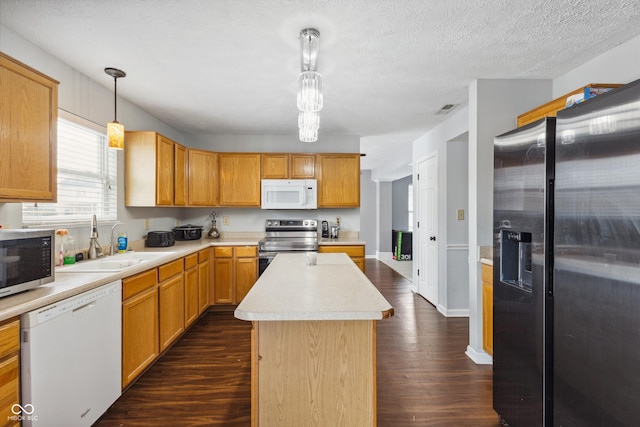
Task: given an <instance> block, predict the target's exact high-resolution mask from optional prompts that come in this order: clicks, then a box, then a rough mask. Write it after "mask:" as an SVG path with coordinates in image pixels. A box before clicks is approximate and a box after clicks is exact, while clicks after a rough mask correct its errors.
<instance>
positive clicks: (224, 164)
mask: <svg viewBox="0 0 640 427" xmlns="http://www.w3.org/2000/svg"><path fill="white" fill-rule="evenodd" d="M218 167H219V178H220V193H219V205H220V206H237V207H259V206H260V154H256V153H218Z"/></svg>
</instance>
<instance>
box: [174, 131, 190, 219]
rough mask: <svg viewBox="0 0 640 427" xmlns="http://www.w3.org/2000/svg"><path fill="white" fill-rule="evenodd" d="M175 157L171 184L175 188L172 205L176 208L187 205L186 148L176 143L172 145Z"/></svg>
mask: <svg viewBox="0 0 640 427" xmlns="http://www.w3.org/2000/svg"><path fill="white" fill-rule="evenodd" d="M174 156H175V162H174V164H175V173H174V179H173V184H174V186H175V188H174V193H173V204H174V205H176V206H186V205H187V191H188V183H189V176H188V170H189V168H188V163H187V162H188V160H189V159H188V157H187V147H185V146H184V145H180V144H178V143H176V144H175V145H174Z"/></svg>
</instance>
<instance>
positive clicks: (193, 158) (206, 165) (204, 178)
mask: <svg viewBox="0 0 640 427" xmlns="http://www.w3.org/2000/svg"><path fill="white" fill-rule="evenodd" d="M188 153H189V154H188V155H189V193H188V199H189V202H188V205H189V206H217V205H218V154H217V153H213V152H211V151H205V150H193V149H189V150H188Z"/></svg>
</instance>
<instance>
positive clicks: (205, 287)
mask: <svg viewBox="0 0 640 427" xmlns="http://www.w3.org/2000/svg"><path fill="white" fill-rule="evenodd" d="M209 265H210V262H209V249H203V250H201V251H200V252H198V314H202V313H204V311H205V310H206V309H207V308H209V276H210V271H209Z"/></svg>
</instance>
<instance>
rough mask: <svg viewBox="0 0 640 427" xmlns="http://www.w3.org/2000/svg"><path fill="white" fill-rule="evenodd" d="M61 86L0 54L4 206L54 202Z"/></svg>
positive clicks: (0, 184)
mask: <svg viewBox="0 0 640 427" xmlns="http://www.w3.org/2000/svg"><path fill="white" fill-rule="evenodd" d="M57 122H58V82H56V81H55V80H52V79H50V78H49V77H47V76H45V75H44V74H41V73H39V72H38V71H36V70H34V69H32V68H30V67H28V66H26V65H24V64H22V63H20V62H18V61H16V60H14V59H13V58H10V57H8V56H6V55H4V54H2V53H1V52H0V129H1V131H0V202H12V201H15V202H21V201H27V200H33V201H48V202H55V201H56V183H57V166H56V152H57V151H56V146H57V133H58V132H57Z"/></svg>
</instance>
